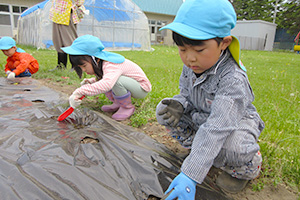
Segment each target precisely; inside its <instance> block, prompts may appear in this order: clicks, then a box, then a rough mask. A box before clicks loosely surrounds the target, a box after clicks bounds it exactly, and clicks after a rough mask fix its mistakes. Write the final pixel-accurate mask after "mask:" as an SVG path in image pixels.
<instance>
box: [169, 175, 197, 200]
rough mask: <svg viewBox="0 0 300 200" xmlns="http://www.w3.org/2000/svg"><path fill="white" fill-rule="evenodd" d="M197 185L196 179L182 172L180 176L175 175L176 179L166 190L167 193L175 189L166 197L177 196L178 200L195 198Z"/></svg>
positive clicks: (170, 199)
mask: <svg viewBox="0 0 300 200" xmlns="http://www.w3.org/2000/svg"><path fill="white" fill-rule="evenodd" d="M196 185H197V183H196V182H195V181H194V180H192V179H190V178H189V177H188V176H187V175H185V174H184V173H182V172H181V173H180V174H179V175H178V176H176V177H175V179H174V180H173V181H172V183H171V184H170V186H169V188H168V189H167V191H166V192H165V194H167V193H168V192H170V191H171V190H172V189H174V190H173V191H172V192H171V193H170V195H169V196H168V197H167V198H166V200H172V199H175V198H176V197H177V198H178V200H186V199H189V200H193V199H195V194H196Z"/></svg>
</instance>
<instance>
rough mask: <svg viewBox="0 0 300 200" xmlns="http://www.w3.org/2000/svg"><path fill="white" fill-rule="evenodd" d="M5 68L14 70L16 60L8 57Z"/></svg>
mask: <svg viewBox="0 0 300 200" xmlns="http://www.w3.org/2000/svg"><path fill="white" fill-rule="evenodd" d="M4 70H5V72H7V71H13V70H14V61H12V60H11V59H10V58H7V59H6V65H5V68H4Z"/></svg>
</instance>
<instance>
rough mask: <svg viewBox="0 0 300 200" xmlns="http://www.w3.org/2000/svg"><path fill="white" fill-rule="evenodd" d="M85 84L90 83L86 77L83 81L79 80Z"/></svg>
mask: <svg viewBox="0 0 300 200" xmlns="http://www.w3.org/2000/svg"><path fill="white" fill-rule="evenodd" d="M86 84H91V82H90V81H89V79H87V78H85V79H83V81H81V83H80V85H86Z"/></svg>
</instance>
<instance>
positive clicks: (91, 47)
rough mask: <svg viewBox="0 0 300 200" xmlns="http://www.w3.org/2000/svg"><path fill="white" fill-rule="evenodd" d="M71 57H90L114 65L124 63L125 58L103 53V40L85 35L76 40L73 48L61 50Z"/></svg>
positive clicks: (106, 52)
mask: <svg viewBox="0 0 300 200" xmlns="http://www.w3.org/2000/svg"><path fill="white" fill-rule="evenodd" d="M61 49H62V50H63V51H64V52H65V53H67V54H70V55H89V56H95V57H97V58H100V59H102V60H105V61H108V62H112V63H117V64H118V63H123V62H124V61H125V58H124V57H123V56H122V55H120V54H117V53H112V52H108V51H103V50H104V46H103V44H102V42H101V40H100V39H99V38H97V37H95V36H92V35H83V36H80V37H78V38H76V39H75V40H74V42H73V43H72V45H71V46H68V47H63V48H61Z"/></svg>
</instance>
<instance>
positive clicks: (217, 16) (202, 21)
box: [160, 0, 245, 70]
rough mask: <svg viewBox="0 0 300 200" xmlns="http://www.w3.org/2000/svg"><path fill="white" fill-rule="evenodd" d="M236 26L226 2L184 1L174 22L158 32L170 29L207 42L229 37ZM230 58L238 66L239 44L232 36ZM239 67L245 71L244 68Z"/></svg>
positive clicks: (232, 10) (214, 0)
mask: <svg viewBox="0 0 300 200" xmlns="http://www.w3.org/2000/svg"><path fill="white" fill-rule="evenodd" d="M235 25H236V13H235V11H234V8H233V6H232V4H231V3H230V2H229V1H228V0H186V1H185V2H184V3H183V4H182V5H181V7H180V8H179V10H178V12H177V14H176V17H175V19H174V21H173V22H172V23H170V24H168V25H166V26H164V27H162V28H161V29H160V30H164V29H170V30H172V31H174V32H176V33H178V34H179V35H182V36H184V37H186V38H189V39H192V40H208V39H212V38H216V37H219V38H223V37H226V36H230V35H231V33H230V32H231V29H233V28H234V27H235ZM228 48H229V50H230V52H231V54H232V57H233V58H234V60H235V61H236V63H237V64H238V65H240V59H239V57H240V43H239V40H238V39H237V38H236V37H234V36H232V42H231V44H230V45H229V47H228ZM240 67H241V68H242V69H244V70H245V67H244V66H241V65H240Z"/></svg>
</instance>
